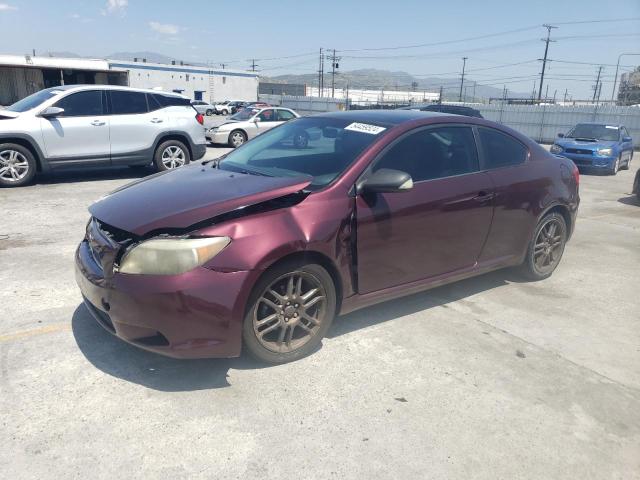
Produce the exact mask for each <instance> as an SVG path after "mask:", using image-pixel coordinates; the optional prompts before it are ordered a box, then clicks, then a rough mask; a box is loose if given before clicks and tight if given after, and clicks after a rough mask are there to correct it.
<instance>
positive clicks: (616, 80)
mask: <svg viewBox="0 0 640 480" xmlns="http://www.w3.org/2000/svg"><path fill="white" fill-rule="evenodd" d="M625 55H640V53H621V54H620V55H618V63H617V64H616V76H615V77H614V79H613V90H611V101H612V102H613V100H614V98H615V95H616V83H618V69H619V68H620V59H621V58H622V57H624V56H625Z"/></svg>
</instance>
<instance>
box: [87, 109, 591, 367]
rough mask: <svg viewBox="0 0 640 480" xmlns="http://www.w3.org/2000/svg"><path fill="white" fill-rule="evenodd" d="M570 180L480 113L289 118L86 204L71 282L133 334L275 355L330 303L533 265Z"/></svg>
mask: <svg viewBox="0 0 640 480" xmlns="http://www.w3.org/2000/svg"><path fill="white" fill-rule="evenodd" d="M578 180H579V177H578V173H577V169H576V167H575V166H574V165H573V163H572V162H571V161H569V160H567V159H563V158H559V157H555V156H553V155H550V154H549V153H548V152H546V151H545V150H544V149H542V148H541V147H540V146H539V145H537V144H536V143H535V142H533V141H531V140H530V139H528V138H527V137H525V136H523V135H521V134H519V133H517V132H514V131H513V130H510V129H508V128H506V127H503V126H500V125H497V124H495V123H492V122H489V121H486V120H482V119H477V118H471V117H462V116H456V115H445V114H436V113H423V112H413V111H392V112H341V113H329V114H323V115H319V116H313V117H306V118H300V119H297V120H294V121H291V122H287V123H286V124H284V125H282V126H280V127H278V128H276V129H273V130H271V131H269V132H266V133H264V134H263V135H261V136H259V137H257V138H256V139H254V140H252V141H251V142H248V143H247V144H245V145H243V146H242V147H240V148H238V149H237V150H235V151H233V152H231V153H229V154H228V155H227V156H226V157H225V158H223V159H222V160H221V161H219V162H207V161H205V162H201V163H199V164H194V165H191V166H189V167H186V168H181V169H178V170H176V171H174V172H167V173H160V174H157V175H154V176H152V177H149V178H147V179H144V180H141V181H138V182H134V183H132V184H130V185H127V186H125V187H123V188H121V189H119V190H116V191H115V192H113V193H111V194H109V195H107V196H106V197H104V198H102V199H101V200H99V201H98V202H97V203H95V204H94V205H92V206H91V208H90V212H91V215H92V218H91V220H90V221H89V223H88V225H87V230H86V235H85V238H84V240H83V241H82V242H81V243H80V246H79V247H78V250H77V253H76V279H77V282H78V285H79V286H80V289H81V291H82V293H83V296H84V298H85V303H86V305H87V307H88V309H89V310H90V311H91V313H92V314H93V316H94V317H95V318H96V319H97V321H98V322H99V323H100V324H101V325H102V326H103V327H105V328H106V329H107V330H109V331H110V332H112V333H114V334H115V335H117V336H118V337H120V338H122V339H124V340H126V341H127V342H130V343H132V344H134V345H137V346H139V347H142V348H145V349H147V350H151V351H154V352H158V353H161V354H165V355H169V356H172V357H180V358H195V357H233V356H237V355H239V354H240V352H241V347H242V346H243V345H244V346H245V348H246V349H248V350H249V351H250V352H251V353H252V354H253V355H255V356H256V357H258V358H259V359H261V360H264V361H267V362H272V363H281V362H287V361H291V360H295V359H298V358H300V357H302V356H304V355H307V354H309V353H310V352H312V351H313V350H314V349H315V348H317V347H318V345H319V344H320V342H321V339H322V337H323V336H324V335H325V333H326V332H327V330H328V329H329V327H330V325H331V322H332V320H333V318H334V317H335V316H336V315H338V314H341V313H346V312H350V311H353V310H355V309H358V308H361V307H364V306H368V305H372V304H374V303H376V302H380V301H384V300H387V299H391V298H396V297H399V296H403V295H407V294H411V293H415V292H418V291H421V290H425V289H428V288H431V287H435V286H438V285H442V284H445V283H449V282H453V281H456V280H460V279H464V278H467V277H471V276H474V275H479V274H482V273H485V272H489V271H492V270H496V269H499V268H503V267H511V266H517V267H518V268H520V270H521V271H522V272H523V273H524V274H525V275H526V276H527V277H529V278H530V279H534V280H537V279H543V278H546V277H548V276H549V275H551V273H552V272H553V271H554V269H555V268H556V267H557V265H558V263H559V262H560V258H561V256H562V253H563V250H564V247H565V243H566V242H567V240H568V239H569V237H570V236H571V232H572V230H573V226H574V223H575V218H576V212H577V208H578V203H579V196H578Z"/></svg>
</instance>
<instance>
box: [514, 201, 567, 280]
mask: <svg viewBox="0 0 640 480" xmlns="http://www.w3.org/2000/svg"><path fill="white" fill-rule="evenodd" d="M566 242H567V223H566V222H565V220H564V217H563V216H562V215H561V214H559V213H557V212H553V213H550V214H548V215H546V216H545V217H544V218H543V219H542V220H540V222H539V223H538V225H537V226H536V229H535V231H534V234H533V238H532V239H531V243H530V244H529V248H528V249H527V256H526V258H525V260H524V263H523V264H522V265H521V267H520V271H521V272H522V274H523V275H524V276H525V277H526V278H528V279H529V280H534V281H535V280H544V279H545V278H548V277H550V276H551V274H552V273H553V271H554V270H555V269H556V267H557V266H558V264H559V263H560V259H561V258H562V254H563V252H564V246H565V243H566Z"/></svg>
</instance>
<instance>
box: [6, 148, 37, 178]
mask: <svg viewBox="0 0 640 480" xmlns="http://www.w3.org/2000/svg"><path fill="white" fill-rule="evenodd" d="M35 174H36V160H35V158H34V157H33V154H32V153H31V152H30V151H29V149H27V148H25V147H23V146H22V145H18V144H15V143H5V144H3V145H0V186H2V187H21V186H22V185H26V184H27V183H29V182H30V181H31V180H33V177H34V176H35Z"/></svg>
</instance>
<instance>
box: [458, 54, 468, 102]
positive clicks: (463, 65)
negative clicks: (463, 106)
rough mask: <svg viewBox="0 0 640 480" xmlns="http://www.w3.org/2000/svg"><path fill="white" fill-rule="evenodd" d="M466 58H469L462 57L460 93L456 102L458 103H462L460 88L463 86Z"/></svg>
mask: <svg viewBox="0 0 640 480" xmlns="http://www.w3.org/2000/svg"><path fill="white" fill-rule="evenodd" d="M467 58H469V57H462V78H461V80H460V93H459V94H458V101H459V102H461V101H462V86H463V85H464V68H465V67H466V65H467Z"/></svg>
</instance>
